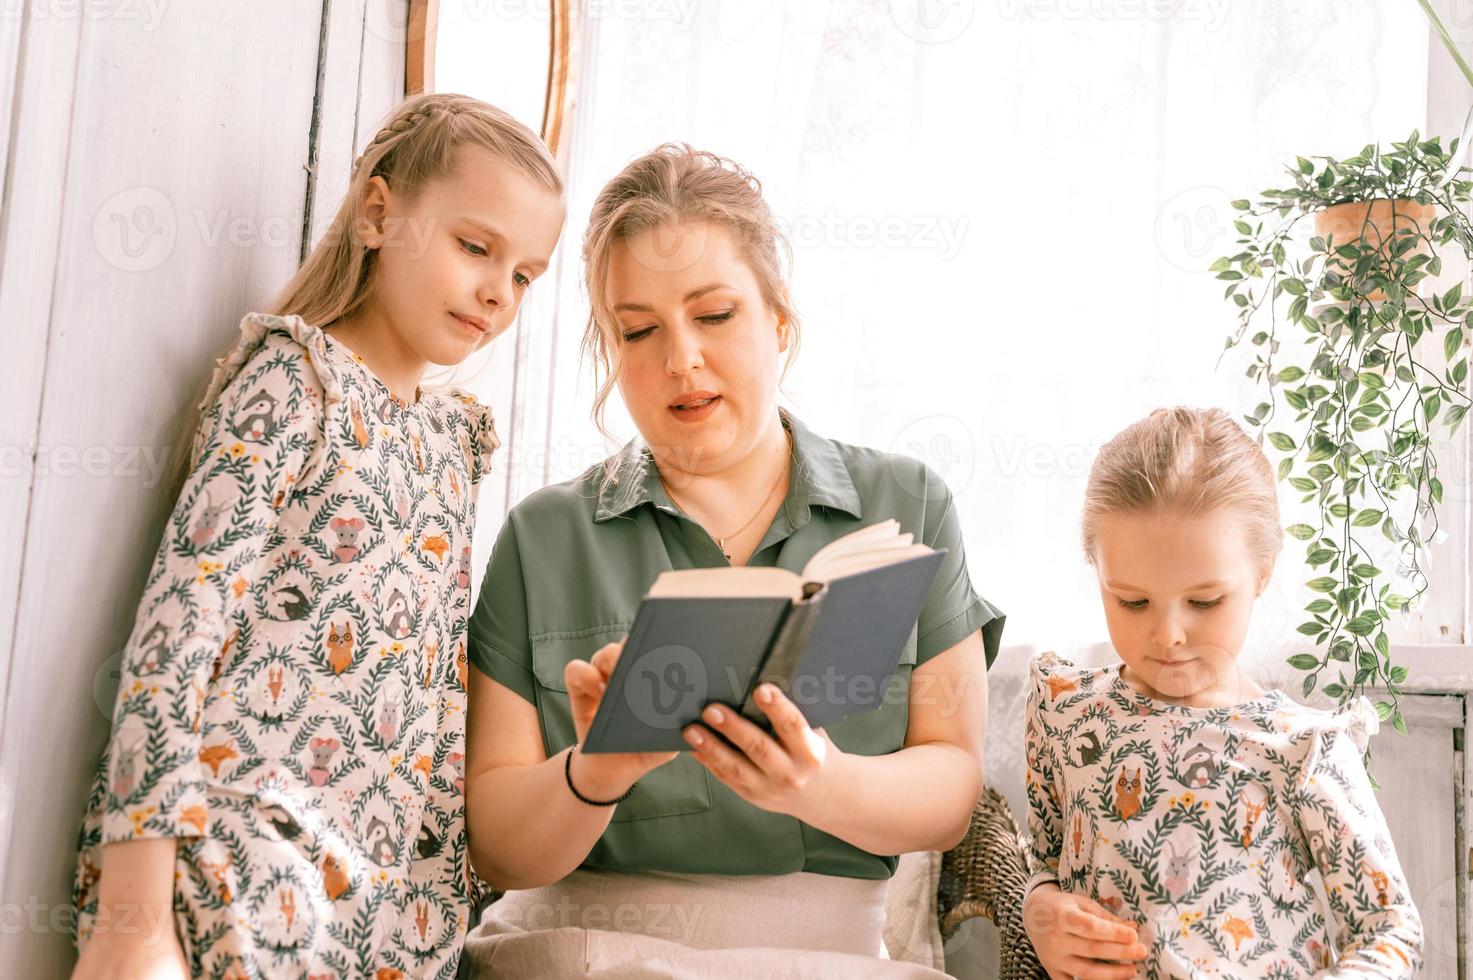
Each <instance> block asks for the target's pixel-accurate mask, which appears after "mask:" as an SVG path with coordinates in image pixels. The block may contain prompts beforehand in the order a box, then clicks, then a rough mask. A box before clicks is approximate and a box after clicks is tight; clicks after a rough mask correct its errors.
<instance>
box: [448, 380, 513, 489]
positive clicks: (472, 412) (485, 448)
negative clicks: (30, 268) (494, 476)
mask: <svg viewBox="0 0 1473 980" xmlns="http://www.w3.org/2000/svg"><path fill="white" fill-rule="evenodd" d="M450 396H451V397H452V398H454V399H455V401H456V402H457V403H458V404H459V406H460V413H461V416H462V417H463V418H464V419H465V423H466V428H465V430H464V434H463V435H462V436H461V439H460V449H461V452H463V453H465V461H466V472H468V473H469V474H470V476H471V485H472V486H474V485H476V484H478V483H480V482H481V480H483V479H484V478H485V477H486V475H487V474H488V473H490V472H491V457H492V454H494V453H495V452H496V450H497V449H499V448H501V439H500V438H498V437H497V435H496V420H495V417H494V414H493V413H492V411H491V406H489V405H483V404H482V403H481V402H479V401H477V400H476V399H475V397H474V396H472V395H470V394H468V393H466V392H465V391H462V390H460V389H459V388H455V389H451V391H450Z"/></svg>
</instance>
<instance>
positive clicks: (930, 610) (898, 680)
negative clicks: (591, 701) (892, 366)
mask: <svg viewBox="0 0 1473 980" xmlns="http://www.w3.org/2000/svg"><path fill="white" fill-rule="evenodd" d="M783 422H784V424H785V425H786V426H787V427H788V429H789V430H790V431H791V432H792V435H793V470H792V474H791V476H790V479H789V481H788V482H789V489H788V494H787V497H786V498H785V499H784V501H783V506H782V509H781V510H779V511H778V513H777V515H776V517H774V519H773V522H772V525H771V526H770V527H769V528H768V529H767V534H766V535H765V536H764V537H763V539H762V542H761V544H760V545H759V546H758V548H757V551H756V553H755V554H753V556H752V558H751V560H750V562H749V564H751V565H776V566H779V567H782V568H786V569H790V570H792V571H801V570H802V568H803V565H804V563H806V562H807V561H808V559H809V558H810V557H812V556H813V554H814V553H815V552H816V551H818V549H819V548H821V547H823V546H824V545H826V544H828V543H829V542H830V541H833V540H834V539H835V538H837V537H839V536H841V535H843V534H847V533H848V532H850V531H853V530H856V529H857V528H860V527H864V526H866V525H869V524H875V523H877V522H879V521H883V520H886V519H887V518H892V517H893V518H895V519H896V520H898V521H899V522H900V525H901V529H902V530H904V531H909V532H911V533H912V534H914V535H915V536H916V539H917V540H918V541H923V542H925V543H926V544H928V545H930V546H931V547H933V548H945V549H947V555H946V559H945V561H944V562H943V564H942V566H941V570H940V572H939V573H938V574H937V576H936V580H935V583H934V584H933V585H932V587H931V592H930V594H929V595H928V596H927V598H926V602H925V605H924V607H923V608H922V609H921V614H920V618H919V622H918V623H917V625H916V627H915V629H913V630H912V631H911V634H910V638H909V639H908V640H907V642H906V646H905V651H904V654H903V655H902V657H901V666H900V668H899V669H898V670H897V671H896V673H895V675H894V676H893V677H892V678H891V681H890V683H891V685H892V687H891V688H890V690H889V691H887V692H886V695H885V696H884V697H883V698H882V704H881V706H880V707H879V708H877V709H874V710H871V711H868V712H865V713H863V714H859V715H855V716H852V717H850V718H846V719H844V720H843V721H841V722H839V723H837V724H835V725H832V726H830V727H829V728H828V729H827V731H828V734H829V737H830V738H831V739H833V741H834V744H835V745H837V746H838V747H839V748H840V749H841V750H843V751H845V752H850V753H859V754H862V755H884V754H888V753H890V752H895V751H897V750H898V749H900V748H901V747H902V745H903V744H904V742H905V732H906V726H907V722H908V705H907V692H908V691H909V683H910V674H911V671H912V670H913V669H914V668H915V667H916V666H917V665H918V664H923V663H925V662H926V661H927V660H929V659H930V658H932V657H934V656H935V655H936V654H938V653H941V652H943V651H945V650H948V649H950V648H951V647H953V646H955V645H956V644H957V643H959V642H961V641H962V640H963V639H965V638H966V637H968V636H970V635H971V634H972V633H974V632H976V631H977V630H979V629H980V630H982V636H983V640H984V645H985V648H986V660H987V664H988V665H991V663H992V661H993V659H994V658H995V657H996V656H997V649H998V643H999V640H1000V638H1001V635H1002V627H1003V614H1002V613H1001V612H999V611H998V610H997V609H995V608H994V607H992V606H991V605H989V604H988V603H987V602H986V601H984V600H983V599H981V598H979V597H978V596H977V594H976V593H975V592H973V591H972V583H971V580H970V579H969V578H968V576H967V563H966V556H965V554H964V552H963V549H962V535H961V524H960V521H959V520H958V518H957V513H956V508H955V507H954V506H953V505H952V498H951V493H950V491H949V490H948V489H947V488H946V485H945V484H944V483H943V482H942V481H941V479H940V477H938V476H937V475H936V474H935V473H934V472H933V471H932V470H930V469H929V468H928V467H926V466H925V465H924V464H922V463H920V462H917V461H915V460H913V459H910V458H908V457H905V456H894V455H891V454H889V453H882V452H878V451H876V450H872V449H863V448H859V447H855V446H849V445H845V444H843V443H839V442H834V441H832V440H829V439H825V438H823V437H822V436H819V435H816V434H815V433H813V432H811V431H809V430H808V429H807V428H806V427H805V426H804V425H803V424H802V423H801V422H799V421H798V420H797V419H795V418H793V417H791V416H789V415H787V414H786V413H784V414H783ZM618 461H619V462H618V468H617V469H616V470H615V473H616V475H617V477H618V480H617V482H616V483H612V484H608V485H606V480H605V477H604V474H605V468H604V465H603V464H599V465H597V466H595V467H593V468H592V469H590V470H589V471H588V472H586V473H584V474H583V475H582V476H580V477H578V478H577V479H575V480H572V481H569V482H567V483H561V484H558V485H557V486H552V487H546V488H544V489H542V490H539V491H538V492H536V493H534V494H532V495H531V496H529V497H528V498H527V499H526V500H524V501H522V502H521V503H520V504H518V505H517V506H516V507H514V508H512V511H511V513H510V514H509V515H507V519H506V523H505V524H504V525H503V527H502V529H501V533H500V535H499V536H498V537H497V540H496V546H495V548H494V549H493V550H492V553H491V563H490V566H489V567H488V568H487V572H486V578H485V582H484V583H483V585H482V587H481V595H480V600H479V602H478V603H477V605H476V610H475V612H474V613H473V614H472V616H471V622H470V649H469V657H470V661H471V662H472V663H473V664H475V665H476V667H477V668H479V669H480V670H481V671H482V672H484V673H485V674H487V675H488V676H490V677H491V678H493V679H494V680H496V681H498V682H499V683H501V684H503V685H504V686H506V687H508V688H510V689H511V690H513V691H515V692H516V693H517V694H519V695H521V696H522V697H523V698H526V699H527V700H528V701H529V702H531V703H532V704H534V705H535V706H536V707H537V714H538V717H539V718H540V720H541V724H542V739H543V743H544V745H545V747H546V749H547V753H548V755H549V756H550V755H553V754H555V753H557V752H560V751H562V750H563V749H565V748H567V747H568V746H569V745H571V744H573V742H574V741H575V739H574V731H573V720H572V715H571V712H570V710H569V705H568V694H567V689H566V686H565V685H564V683H563V668H564V667H565V666H566V665H567V663H568V662H569V661H570V660H573V659H575V658H583V659H587V658H588V657H590V656H591V655H592V654H593V653H594V651H596V650H597V649H598V648H599V647H601V646H603V645H604V644H606V643H611V642H615V641H617V640H619V639H621V638H622V637H623V636H624V635H625V634H626V633H627V632H628V630H629V626H630V624H631V623H633V621H634V615H635V612H636V611H637V610H638V609H639V604H640V600H641V597H642V596H643V595H644V593H645V591H646V590H647V589H648V588H649V586H650V585H651V584H652V583H653V582H654V580H655V577H656V576H657V575H659V574H660V573H661V572H663V571H666V570H668V569H684V568H708V567H712V566H719V565H724V564H726V558H725V556H723V555H722V553H721V551H720V550H719V549H718V548H717V547H716V542H715V541H713V540H712V539H711V537H710V535H709V534H707V533H706V531H705V530H704V529H703V528H702V527H701V526H700V525H699V524H696V523H695V522H693V521H691V520H690V519H688V518H687V517H685V516H684V515H683V514H681V513H680V512H679V511H678V510H677V509H676V508H675V506H674V505H673V504H672V503H671V501H670V498H669V496H668V495H667V494H666V493H665V491H664V488H663V487H662V486H661V485H660V481H659V476H658V473H657V471H656V468H655V465H654V461H653V458H652V457H651V455H650V454H649V451H648V450H647V449H645V448H643V447H642V446H641V445H640V444H638V443H637V442H634V443H630V444H629V445H628V446H626V447H625V448H624V450H623V451H622V452H621V453H620V454H619V457H618ZM896 863H897V859H896V858H895V857H894V856H889V855H875V854H870V853H868V852H867V851H863V850H860V849H859V848H857V847H854V846H853V845H851V844H848V843H845V842H844V841H842V840H839V839H838V838H836V837H833V836H831V835H829V834H825V833H823V832H822V831H819V830H816V829H814V828H813V827H811V826H809V825H807V824H805V823H803V822H802V821H799V820H797V819H795V818H793V817H789V816H784V815H781V814H776V813H769V812H767V811H765V810H761V809H759V808H757V807H755V806H752V805H751V804H750V803H748V802H747V801H745V800H743V799H742V798H741V797H739V796H737V795H736V794H735V793H733V792H732V791H731V790H730V789H728V788H727V787H726V786H724V785H723V784H722V783H721V782H720V781H719V780H716V779H713V778H711V776H710V775H709V773H708V772H707V771H706V769H705V767H703V766H701V765H700V764H699V763H697V762H696V761H695V760H694V759H693V758H692V757H691V756H690V754H689V753H682V754H681V755H679V756H678V757H676V759H675V760H674V761H672V762H669V763H666V764H665V765H663V766H661V767H660V768H658V769H656V770H654V771H653V772H651V773H649V774H648V775H646V776H645V777H644V778H643V779H641V780H640V781H639V784H638V786H636V787H635V790H634V792H633V794H632V795H631V796H630V797H629V798H628V799H627V800H625V801H624V802H623V803H620V804H619V806H618V808H617V809H616V810H615V812H614V815H613V818H612V820H611V821H610V823H609V826H608V829H607V830H605V832H604V834H603V836H602V838H600V840H599V842H598V843H597V844H596V845H595V846H594V848H593V850H592V851H591V852H590V853H589V855H588V858H587V860H586V861H585V862H584V865H583V866H584V867H588V868H603V869H609V870H619V871H673V872H684V873H692V874H699V873H705V874H728V875H771V874H784V873H787V872H792V871H815V872H820V873H823V874H833V875H843V876H846V877H851V878H887V877H889V876H890V875H891V874H892V873H893V872H894V870H895V866H896Z"/></svg>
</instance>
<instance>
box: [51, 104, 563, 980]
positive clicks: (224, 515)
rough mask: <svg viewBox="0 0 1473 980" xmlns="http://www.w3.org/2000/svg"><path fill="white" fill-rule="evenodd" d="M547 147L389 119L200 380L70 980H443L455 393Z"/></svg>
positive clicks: (101, 803) (510, 270) (512, 283)
mask: <svg viewBox="0 0 1473 980" xmlns="http://www.w3.org/2000/svg"><path fill="white" fill-rule="evenodd" d="M561 191H562V185H561V180H560V179H559V177H558V174H557V170H556V167H555V165H554V163H553V161H552V158H551V156H550V155H549V154H548V152H547V149H546V148H545V147H544V146H542V144H541V143H540V142H539V141H538V140H537V137H536V136H535V135H533V134H532V133H531V132H530V131H528V130H527V129H526V127H524V126H522V125H521V124H519V123H517V122H516V121H515V120H513V119H512V118H511V117H510V116H508V115H507V114H506V113H504V112H502V111H501V110H499V109H496V108H494V107H492V106H489V105H486V104H485V103H482V102H478V101H476V100H474V99H470V98H466V97H464V96H454V95H426V96H420V97H417V98H414V99H411V100H409V101H407V102H405V103H404V104H402V105H401V106H400V107H399V108H398V109H397V110H396V111H395V112H394V114H393V115H392V116H391V118H390V119H389V120H388V122H387V123H386V124H385V126H384V127H383V129H381V130H380V131H379V132H378V134H377V135H376V136H375V137H374V139H373V140H372V141H371V143H370V144H369V146H368V148H367V149H366V150H365V151H364V154H363V156H362V157H360V158H359V160H358V162H357V164H356V165H355V169H354V173H353V179H352V183H351V186H350V190H349V194H348V196H347V198H346V200H345V201H344V202H343V205H342V207H341V209H340V210H339V211H338V214H337V217H336V218H335V220H334V222H333V224H332V226H331V227H330V228H329V230H328V232H327V234H326V236H325V238H324V240H323V242H322V243H320V244H319V245H318V246H317V247H316V249H314V251H313V252H312V254H311V256H309V258H308V259H307V262H306V263H305V264H304V265H303V267H302V269H301V270H300V271H299V272H298V273H297V275H296V277H295V278H294V279H293V280H292V281H291V282H290V283H289V284H288V285H287V288H286V290H285V292H284V293H283V295H282V296H281V298H280V299H279V300H278V301H277V302H276V304H275V305H274V307H273V309H272V311H271V312H270V313H269V314H261V313H252V314H249V315H247V316H246V317H245V319H244V320H243V321H242V323H241V336H240V340H239V342H238V343H237V345H236V346H235V348H234V350H232V351H231V352H230V354H229V355H228V356H227V357H225V358H223V359H222V360H221V362H220V364H219V366H218V368H217V369H216V371H215V373H214V376H213V378H212V379H211V383H210V386H209V391H208V393H207V395H206V398H205V401H204V403H203V404H202V405H201V408H202V409H203V419H202V422H201V425H200V427H199V430H198V433H197V435H196V437H195V441H194V447H193V449H194V451H193V453H192V457H191V465H190V467H189V472H188V476H187V477H186V479H185V480H184V483H183V487H182V489H181V490H180V493H179V497H178V501H177V503H176V505H175V507H174V512H173V515H172V516H171V517H170V519H169V523H168V526H167V528H166V530H165V533H164V536H163V540H162V541H161V542H160V544H159V548H158V552H157V554H156V555H155V557H154V563H153V569H152V571H151V572H150V574H149V577H148V582H147V585H146V587H145V590H144V594H143V598H142V600H141V602H140V604H139V611H138V617H137V620H136V622H135V624H134V627H133V635H132V638H131V639H130V640H129V643H128V647H127V650H126V652H125V655H124V658H123V670H122V682H121V687H120V689H119V691H118V697H117V706H116V708H115V709H114V712H113V730H112V737H111V739H110V741H109V742H108V745H107V749H106V751H105V753H104V755H103V759H102V763H101V766H100V767H99V770H98V775H97V780H96V783H95V784H94V788H93V791H92V795H91V798H90V799H89V801H88V806H87V813H86V817H85V820H84V825H83V828H82V833H81V842H80V843H81V848H80V851H81V853H80V856H79V859H78V866H77V877H76V895H75V900H76V907H77V911H78V913H79V920H78V929H77V940H78V943H79V944H80V945H81V947H82V955H81V958H80V960H79V962H78V965H77V975H78V976H97V975H107V976H123V977H132V976H139V977H143V976H147V977H160V976H186V975H187V976H196V977H201V976H207V977H224V976H307V975H329V976H338V977H349V976H353V977H365V976H375V975H377V976H380V977H382V976H405V975H412V976H435V977H447V976H453V975H454V973H455V969H456V961H457V959H458V957H459V953H460V941H461V938H462V937H463V936H464V934H465V931H466V928H467V926H468V924H469V919H470V914H471V907H472V905H473V903H474V898H475V893H476V891H477V890H478V889H477V888H476V882H475V880H474V878H473V877H472V876H471V874H470V869H469V866H468V864H467V862H466V856H465V832H464V831H465V827H464V819H465V811H464V806H463V804H462V796H461V792H460V785H461V784H460V778H459V771H458V762H459V760H460V758H461V756H462V754H463V753H462V746H463V739H464V711H463V706H464V701H465V691H464V681H463V676H464V670H465V668H464V666H463V663H464V661H463V660H458V657H457V654H459V657H463V656H464V650H465V628H466V617H467V614H468V612H469V609H470V594H469V593H470V588H469V569H470V554H469V551H470V540H471V532H472V529H473V528H474V526H475V503H474V502H475V490H476V486H477V484H478V483H479V482H480V480H481V478H482V476H483V475H484V474H485V472H486V467H487V464H488V462H489V459H490V455H491V452H492V450H494V449H495V448H496V436H495V432H494V430H493V428H492V424H491V414H490V411H489V410H488V409H486V408H485V407H484V406H482V405H479V404H477V403H476V402H475V400H474V399H472V398H471V397H470V396H469V395H466V394H465V393H464V392H460V391H456V390H441V389H434V388H430V387H428V386H426V387H421V386H420V384H419V382H420V379H421V378H422V377H423V375H424V374H425V372H426V370H427V369H428V367H429V365H431V364H440V365H450V364H457V363H459V362H461V361H462V360H464V359H465V358H466V357H468V356H470V355H471V354H472V353H474V352H475V351H477V350H479V349H481V348H483V347H484V346H485V345H486V344H487V343H489V342H490V341H491V339H492V338H493V337H495V336H496V334H498V333H500V332H501V331H503V330H505V329H506V327H507V326H509V325H510V323H511V321H512V318H513V317H514V316H515V315H516V310H517V307H518V305H519V304H520V302H521V299H522V297H523V295H524V294H525V292H526V289H527V286H528V284H529V283H530V282H531V281H532V280H533V279H534V278H536V276H537V275H538V274H539V273H540V272H541V271H542V270H544V269H545V268H546V267H547V263H548V260H549V257H550V255H551V252H552V249H553V247H554V245H555V244H556V242H557V239H558V234H559V231H560V230H561V227H562V219H563V205H562V193H561Z"/></svg>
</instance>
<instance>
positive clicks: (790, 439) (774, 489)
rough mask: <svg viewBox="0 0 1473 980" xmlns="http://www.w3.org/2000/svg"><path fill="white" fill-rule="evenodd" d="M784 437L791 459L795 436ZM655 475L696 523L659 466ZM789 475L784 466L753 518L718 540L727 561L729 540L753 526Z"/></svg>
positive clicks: (672, 499)
mask: <svg viewBox="0 0 1473 980" xmlns="http://www.w3.org/2000/svg"><path fill="white" fill-rule="evenodd" d="M784 435H786V436H787V440H788V457H789V459H791V458H792V455H793V436H792V434H791V433H788V432H784ZM655 475H656V476H658V477H659V479H660V486H662V487H664V488H665V493H666V495H667V496H668V497H669V498H670V502H671V503H672V504H674V505H675V507H676V509H677V510H679V511H680V512H681V513H682V514H684V515H685V516H686V517H689V518H690V519H691V520H693V521H694V520H695V518H694V517H693V516H691V512H690V511H689V510H687V509H686V507H685V505H683V504H682V503H681V502H680V501H679V500H677V499H676V497H675V492H674V491H673V490H671V489H670V484H668V483H666V482H665V474H663V473H661V472H660V467H659V465H658V464H657V465H656V466H655ZM787 475H788V468H787V467H786V466H784V467H783V468H782V470H780V471H779V472H778V474H777V480H776V481H775V482H774V483H773V484H772V486H771V487H769V488H768V490H767V495H766V496H764V497H763V498H762V503H760V504H758V505H757V509H756V510H755V511H753V512H752V516H751V517H749V518H747V519H746V520H745V521H743V522H742V526H741V527H739V528H737V529H736V530H735V531H732V532H731V533H730V534H723V535H721V536H720V537H718V538H717V539H716V547H718V548H720V549H721V553H722V554H723V555H725V556H726V560H727V561H731V552H729V551H727V550H726V542H727V540H728V539H729V538H734V537H736V536H737V535H738V534H741V533H742V532H743V531H745V530H746V529H747V528H748V527H750V526H751V524H752V522H753V521H755V520H756V519H757V515H758V514H760V513H762V509H763V508H764V507H766V506H767V502H768V501H769V500H771V499H772V495H773V494H774V493H776V492H777V488H778V487H779V486H780V485H781V484H782V482H783V477H785V476H787ZM696 523H697V524H699V523H700V522H699V521H696Z"/></svg>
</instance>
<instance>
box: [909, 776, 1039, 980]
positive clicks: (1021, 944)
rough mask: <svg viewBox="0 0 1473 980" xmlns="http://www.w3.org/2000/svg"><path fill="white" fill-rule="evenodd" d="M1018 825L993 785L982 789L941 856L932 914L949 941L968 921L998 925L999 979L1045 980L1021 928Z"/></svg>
mask: <svg viewBox="0 0 1473 980" xmlns="http://www.w3.org/2000/svg"><path fill="white" fill-rule="evenodd" d="M1019 837H1020V834H1019V831H1018V822H1017V821H1016V820H1014V819H1013V814H1012V811H1011V810H1010V809H1009V808H1008V801H1007V800H1006V799H1004V798H1003V796H1002V794H1001V793H999V792H998V791H997V790H995V789H993V788H992V787H990V786H989V787H986V788H985V789H983V791H982V798H981V799H979V800H978V801H977V808H976V809H975V810H973V811H972V825H971V828H970V829H969V830H968V831H967V836H966V837H965V838H963V839H962V842H961V843H960V844H958V845H957V846H956V847H954V848H952V849H951V850H949V851H947V852H946V853H945V854H944V855H942V857H941V884H940V888H939V890H938V892H937V895H936V914H937V918H938V919H939V920H940V926H941V936H942V938H943V939H949V938H950V937H951V936H953V935H954V934H955V933H956V931H957V929H958V928H959V927H960V926H961V924H962V923H963V922H965V921H966V920H967V919H971V918H975V917H978V916H981V917H983V918H987V919H990V920H992V922H993V924H994V925H996V926H997V931H998V934H999V941H998V972H997V976H998V977H999V978H1000V980H1048V973H1047V972H1045V971H1044V969H1043V967H1042V966H1040V965H1039V963H1038V957H1037V956H1035V955H1034V953H1033V944H1032V943H1030V942H1029V941H1028V934H1027V933H1026V932H1024V930H1023V886H1024V885H1025V884H1026V883H1027V879H1028V875H1027V871H1026V870H1025V864H1024V857H1023V845H1022V843H1021V842H1020V840H1019Z"/></svg>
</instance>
